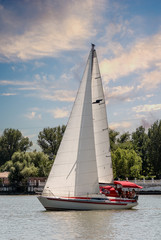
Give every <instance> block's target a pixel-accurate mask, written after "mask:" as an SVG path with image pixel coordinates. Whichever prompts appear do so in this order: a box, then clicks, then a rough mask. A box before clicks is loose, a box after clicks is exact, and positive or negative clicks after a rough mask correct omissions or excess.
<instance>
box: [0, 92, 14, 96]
mask: <svg viewBox="0 0 161 240" xmlns="http://www.w3.org/2000/svg"><path fill="white" fill-rule="evenodd" d="M0 95H1V96H15V95H17V94H16V93H2V94H0Z"/></svg>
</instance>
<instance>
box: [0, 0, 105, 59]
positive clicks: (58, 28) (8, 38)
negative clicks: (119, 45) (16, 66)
mask: <svg viewBox="0 0 161 240" xmlns="http://www.w3.org/2000/svg"><path fill="white" fill-rule="evenodd" d="M16 4H18V6H17V9H19V11H21V14H18V12H17V11H18V10H17V9H16ZM16 4H15V5H14V4H11V5H10V8H7V5H5V6H2V5H1V6H2V7H1V18H0V20H1V26H3V28H2V29H3V30H2V31H1V38H0V60H1V61H17V60H24V61H25V60H30V59H37V58H41V57H44V56H57V55H58V54H60V52H61V51H63V50H73V49H79V48H82V47H83V43H84V41H86V40H87V39H89V37H91V36H94V35H95V34H96V30H95V25H94V23H97V21H98V19H99V18H100V16H101V11H102V9H103V6H104V0H101V1H99V3H96V2H94V1H91V0H85V1H71V0H69V1H66V0H61V1H59V0H56V1H50V0H46V1H45V2H44V1H43V0H40V1H32V0H28V1H22V3H21V2H19V1H18V2H16ZM96 11H97V14H96ZM22 15H23V18H22ZM97 16H98V17H97ZM20 29H21V30H20ZM22 29H23V30H22Z"/></svg>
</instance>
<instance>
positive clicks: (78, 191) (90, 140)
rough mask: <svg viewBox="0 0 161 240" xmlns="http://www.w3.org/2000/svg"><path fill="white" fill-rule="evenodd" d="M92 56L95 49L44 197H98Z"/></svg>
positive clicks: (90, 57)
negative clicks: (47, 195) (95, 195)
mask: <svg viewBox="0 0 161 240" xmlns="http://www.w3.org/2000/svg"><path fill="white" fill-rule="evenodd" d="M93 54H94V47H93V48H92V49H91V51H90V55H89V58H88V61H87V65H86V68H85V72H84V75H83V79H82V82H81V85H80V88H79V91H78V93H77V97H76V100H75V103H74V106H73V109H72V113H71V115H70V118H69V121H68V124H67V127H66V131H65V133H64V136H63V139H62V142H61V144H60V148H59V150H58V153H57V156H56V159H55V162H54V164H53V167H52V169H51V172H50V174H49V177H48V180H47V182H46V185H45V188H44V191H43V194H49V193H50V192H51V193H52V194H53V195H55V196H68V197H69V196H70V197H72V196H73V197H77V196H87V195H93V194H98V193H99V184H98V172H97V163H96V153H95V140H94V127H93V113H92V104H91V103H92V90H91V81H92V68H93Z"/></svg>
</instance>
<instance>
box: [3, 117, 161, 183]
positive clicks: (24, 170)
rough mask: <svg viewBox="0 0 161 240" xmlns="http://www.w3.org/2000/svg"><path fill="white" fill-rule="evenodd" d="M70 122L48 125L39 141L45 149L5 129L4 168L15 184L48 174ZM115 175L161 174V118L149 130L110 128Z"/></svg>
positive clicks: (128, 176)
mask: <svg viewBox="0 0 161 240" xmlns="http://www.w3.org/2000/svg"><path fill="white" fill-rule="evenodd" d="M65 128H66V126H65V125H62V126H58V127H55V128H49V127H48V128H44V129H43V130H42V131H41V132H40V133H39V135H38V140H37V143H38V145H39V146H40V148H41V150H42V151H41V152H37V151H36V150H34V151H32V152H31V151H30V148H31V146H32V145H33V143H32V142H31V141H30V140H29V138H28V137H23V135H22V133H21V132H20V131H19V130H15V129H12V128H10V129H5V130H4V132H3V134H2V136H0V171H9V172H10V175H9V179H10V181H11V183H13V184H17V185H18V184H19V183H21V184H22V183H24V184H25V183H26V181H27V178H28V177H47V176H48V174H49V172H50V169H51V166H52V164H53V162H54V159H55V156H56V153H57V150H58V148H59V145H60V142H61V139H62V137H63V134H64V131H65ZM109 136H110V146H111V156H112V164H113V172H114V178H115V179H118V178H120V179H125V178H129V179H134V178H143V177H145V178H151V177H155V178H161V120H160V121H156V122H154V124H153V125H152V126H151V127H150V128H149V129H148V130H147V131H146V130H145V128H144V127H143V126H140V127H139V128H137V129H136V131H135V132H132V133H131V134H130V133H129V132H125V133H123V134H120V133H119V132H117V131H114V130H111V129H110V131H109Z"/></svg>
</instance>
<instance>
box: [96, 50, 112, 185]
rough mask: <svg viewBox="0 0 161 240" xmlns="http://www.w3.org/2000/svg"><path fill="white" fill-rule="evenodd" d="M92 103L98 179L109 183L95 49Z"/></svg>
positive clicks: (105, 126)
mask: <svg viewBox="0 0 161 240" xmlns="http://www.w3.org/2000/svg"><path fill="white" fill-rule="evenodd" d="M92 103H93V104H92V106H93V124H94V136H95V149H96V160H97V168H98V180H99V183H111V182H112V181H113V170H112V161H111V153H110V141H109V130H108V123H107V114H106V105H105V98H104V93H103V87H102V80H101V75H100V70H99V65H98V60H97V55H96V51H94V58H93V71H92Z"/></svg>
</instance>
